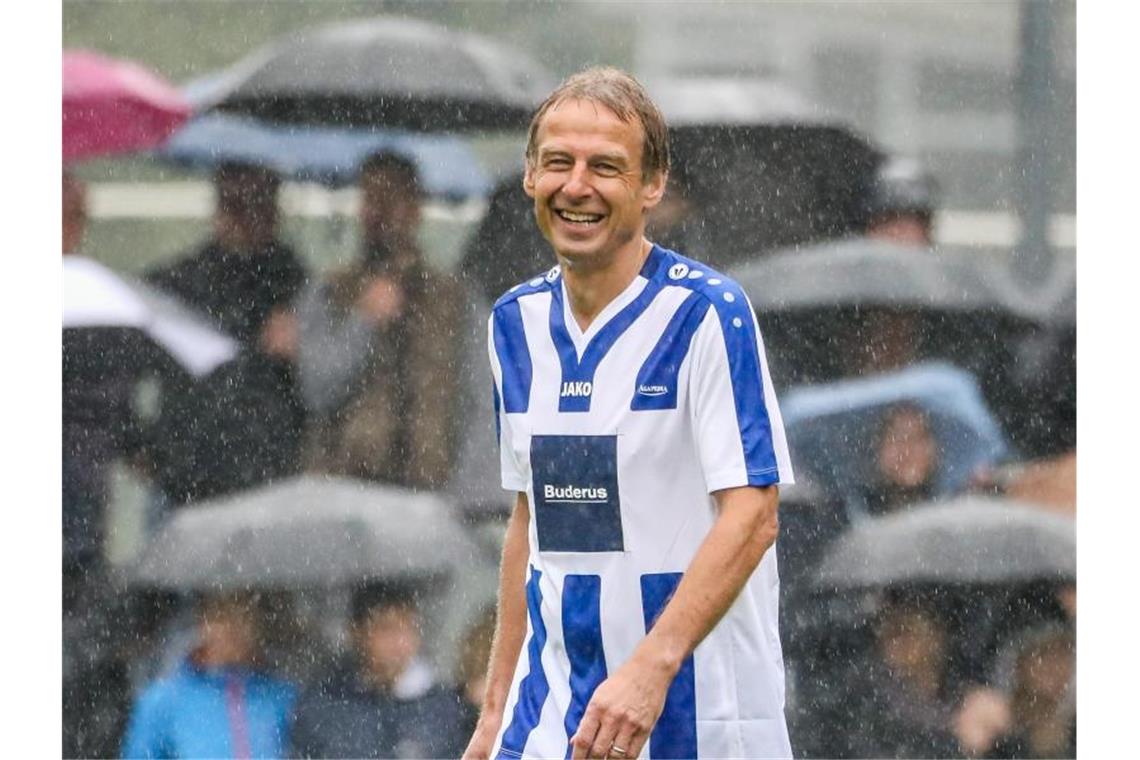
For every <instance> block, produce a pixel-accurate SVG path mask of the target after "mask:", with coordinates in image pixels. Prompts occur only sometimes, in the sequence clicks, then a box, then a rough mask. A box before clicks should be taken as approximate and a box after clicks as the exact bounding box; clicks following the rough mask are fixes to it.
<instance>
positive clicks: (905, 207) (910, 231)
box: [865, 156, 938, 246]
mask: <svg viewBox="0 0 1140 760" xmlns="http://www.w3.org/2000/svg"><path fill="white" fill-rule="evenodd" d="M937 205H938V183H937V182H936V181H935V180H934V177H933V176H931V174H930V172H928V171H926V170H925V169H924V168H923V167H922V166H921V165H920V164H919V163H918V162H917V161H915V160H914V159H911V158H904V157H901V156H890V157H887V158H886V159H884V160H883V162H882V163H881V164H879V167H878V168H877V169H876V170H875V174H874V178H873V179H872V181H871V187H870V188H869V190H868V193H867V201H866V215H867V216H866V218H867V228H866V232H865V234H866V235H867V236H868V237H872V238H878V239H880V240H890V241H893V242H896V243H901V244H904V245H914V246H930V245H933V243H934V210H935V208H936V206H937Z"/></svg>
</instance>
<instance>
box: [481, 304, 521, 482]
mask: <svg viewBox="0 0 1140 760" xmlns="http://www.w3.org/2000/svg"><path fill="white" fill-rule="evenodd" d="M487 352H488V355H489V358H490V361H491V381H492V383H491V392H492V394H493V400H494V410H495V412H494V413H495V438H496V440H497V442H498V444H499V472H500V477H501V479H502V485H503V488H504V489H506V490H508V491H525V490H526V488H527V482H526V474H525V473H524V472H523V468H522V465H521V464H520V463H519V461H518V458H517V457H516V456H515V453H514V449H513V448H512V447H511V440H510V428H509V424H510V423H509V421H508V418H507V413H506V410H505V408H504V405H503V368H502V365H501V363H500V362H499V356H498V352H497V351H496V350H495V319H494V314H492V315H491V318H490V319H488V321H487Z"/></svg>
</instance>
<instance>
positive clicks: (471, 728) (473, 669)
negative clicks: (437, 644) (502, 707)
mask: <svg viewBox="0 0 1140 760" xmlns="http://www.w3.org/2000/svg"><path fill="white" fill-rule="evenodd" d="M495 614H496V613H495V608H494V607H487V608H486V609H484V610H483V612H482V613H480V615H479V616H478V617H477V618H476V619H475V621H474V622H473V623H472V624H471V625H470V626H469V627H468V628H467V630H466V631H465V632H464V634H463V638H462V639H461V640H460V642H459V667H458V672H457V673H456V679H455V682H456V684H457V685H458V691H459V706H460V730H459V733H460V734H461V735H462V736H465V737H467V736H471V734H473V733H474V732H475V724H476V723H477V722H478V720H479V711H480V710H482V709H483V693H484V691H485V690H486V686H487V666H488V664H489V663H490V659H491V639H492V637H493V636H494V635H495Z"/></svg>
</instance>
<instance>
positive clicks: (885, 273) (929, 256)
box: [730, 238, 1031, 318]
mask: <svg viewBox="0 0 1140 760" xmlns="http://www.w3.org/2000/svg"><path fill="white" fill-rule="evenodd" d="M996 270H997V267H996V266H991V265H990V264H989V263H988V262H987V261H985V260H979V259H977V258H974V257H969V256H950V255H941V254H938V253H936V252H934V251H932V250H929V249H925V248H915V247H910V246H904V245H899V244H897V243H891V242H888V241H883V240H876V239H871V238H852V239H848V240H840V241H835V242H829V243H823V244H820V245H815V246H810V247H805V248H797V249H794V250H786V251H780V252H778V253H776V254H773V255H772V256H770V257H768V258H765V259H761V260H758V261H754V262H750V263H748V264H745V265H743V266H741V267H738V268H736V269H734V270H733V271H732V272H730V274H731V275H732V277H734V278H735V279H736V281H737V282H739V283H740V285H741V287H743V288H744V290H745V291H746V292H747V293H748V297H749V299H751V301H752V305H753V306H754V307H755V308H756V310H757V311H793V310H805V309H816V308H820V307H826V308H834V307H842V306H860V307H871V306H878V307H888V308H913V309H921V310H924V311H936V310H937V311H983V310H998V311H1009V309H1010V308H1011V307H1010V306H1009V305H1008V304H1009V301H1010V299H1009V298H1007V297H1006V294H1005V293H1004V292H1003V291H1002V290H1000V289H999V286H998V285H996V284H995V283H997V282H1000V281H1001V280H999V279H997V278H996V277H995V273H996ZM1012 316H1015V317H1019V318H1020V317H1022V316H1023V315H1021V314H1020V313H1017V312H1014V313H1012ZM1025 318H1031V317H1028V316H1026V317H1025Z"/></svg>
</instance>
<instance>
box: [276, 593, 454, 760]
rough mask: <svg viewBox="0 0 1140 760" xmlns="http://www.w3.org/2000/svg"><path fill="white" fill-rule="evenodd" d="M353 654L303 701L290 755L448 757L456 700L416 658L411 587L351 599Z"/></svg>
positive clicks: (417, 626)
mask: <svg viewBox="0 0 1140 760" xmlns="http://www.w3.org/2000/svg"><path fill="white" fill-rule="evenodd" d="M350 606H351V613H350V614H351V627H350V638H351V641H352V650H351V651H350V653H349V654H348V655H346V656H345V657H344V658H343V659H342V660H341V661H340V662H339V663H337V664H336V665H334V666H333V667H332V669H331V670H330V671H329V672H327V673H326V674H325V675H324V676H323V677H319V678H317V679H316V680H315V682H314V683H313V684H311V685H310V686H309V687H308V688H307V689H306V690H305V691H304V692H303V693H302V695H301V697H300V699H299V700H298V702H297V706H296V709H295V710H294V713H293V731H292V756H294V757H306V758H308V757H313V758H316V757H337V758H339V757H424V758H426V757H453V756H455V755H457V754H458V753H459V751H460V750H461V749H462V742H463V739H465V738H466V737H464V736H462V735H461V734H460V725H461V713H460V704H459V700H458V699H457V698H456V696H455V694H454V693H453V692H452V691H451V690H446V689H444V688H442V687H441V686H439V685H438V684H437V683H436V678H435V674H434V672H433V671H432V668H431V667H430V666H429V665H428V663H427V661H426V660H425V659H424V658H423V656H422V654H421V647H422V645H423V637H422V634H421V625H422V620H421V618H420V613H419V608H418V601H417V589H416V588H415V587H414V586H413V585H411V584H407V583H399V582H372V583H367V584H364V585H362V586H361V587H359V588H358V589H357V590H356V591H355V592H354V594H353V597H352V601H351V605H350Z"/></svg>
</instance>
